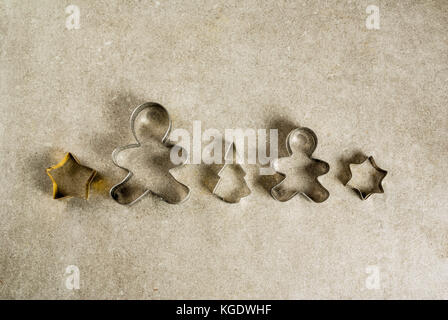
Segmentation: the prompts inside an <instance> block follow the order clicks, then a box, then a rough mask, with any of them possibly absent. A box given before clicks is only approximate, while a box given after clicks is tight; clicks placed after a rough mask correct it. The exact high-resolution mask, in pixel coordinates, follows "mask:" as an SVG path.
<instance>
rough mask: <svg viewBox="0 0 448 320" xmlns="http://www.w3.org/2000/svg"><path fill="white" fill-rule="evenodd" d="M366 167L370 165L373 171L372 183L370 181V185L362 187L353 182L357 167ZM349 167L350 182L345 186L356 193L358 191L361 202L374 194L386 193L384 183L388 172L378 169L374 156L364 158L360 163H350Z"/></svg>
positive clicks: (371, 175)
mask: <svg viewBox="0 0 448 320" xmlns="http://www.w3.org/2000/svg"><path fill="white" fill-rule="evenodd" d="M366 165H369V166H370V167H371V169H372V170H371V172H370V181H368V182H370V185H369V186H360V184H358V183H357V182H356V181H352V180H353V171H354V169H355V168H357V167H358V168H359V167H362V166H366ZM348 167H349V170H348V181H347V182H346V183H345V186H347V187H350V188H352V189H353V190H354V191H356V192H357V193H358V194H359V196H360V198H361V200H366V199H367V198H369V197H370V196H371V195H372V194H374V193H384V189H383V185H382V182H383V179H384V178H385V177H386V175H387V171H386V170H384V169H381V168H380V167H378V166H377V164H376V162H375V160H374V159H373V157H372V156H369V157H367V156H364V159H363V160H361V161H360V162H351V163H349V165H348ZM355 170H356V169H355Z"/></svg>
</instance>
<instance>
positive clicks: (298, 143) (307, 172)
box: [271, 127, 330, 203]
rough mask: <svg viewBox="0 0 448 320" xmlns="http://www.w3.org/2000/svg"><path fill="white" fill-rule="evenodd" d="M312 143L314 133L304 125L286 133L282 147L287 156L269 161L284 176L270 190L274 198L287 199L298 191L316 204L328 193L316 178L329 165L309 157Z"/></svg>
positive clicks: (327, 169) (328, 167) (314, 146)
mask: <svg viewBox="0 0 448 320" xmlns="http://www.w3.org/2000/svg"><path fill="white" fill-rule="evenodd" d="M316 146H317V136H316V134H315V133H314V132H313V131H312V130H310V129H308V128H303V127H302V128H296V129H293V130H292V131H291V132H290V133H289V134H288V137H287V138H286V149H287V150H288V154H289V156H288V157H284V158H280V159H276V160H274V161H272V162H271V166H272V168H273V169H274V170H275V171H276V172H278V173H280V174H281V175H282V176H283V177H284V179H283V180H282V181H280V183H278V184H277V185H275V186H274V187H272V189H271V195H272V197H273V198H274V199H275V200H278V201H282V202H284V201H288V200H290V199H292V198H293V197H294V196H295V195H296V194H298V193H301V194H302V195H304V196H305V197H306V198H307V199H309V200H311V201H314V202H318V203H319V202H323V201H325V200H327V199H328V197H329V196H330V193H329V192H328V190H327V189H325V188H324V187H323V186H322V184H321V183H320V182H319V180H318V179H317V177H319V176H321V175H324V174H326V173H327V172H328V171H329V170H330V165H329V164H328V163H326V162H324V161H322V160H318V159H314V158H312V154H313V152H314V150H315V149H316ZM294 176H295V177H294Z"/></svg>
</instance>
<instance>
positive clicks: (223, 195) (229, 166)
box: [212, 143, 251, 203]
mask: <svg viewBox="0 0 448 320" xmlns="http://www.w3.org/2000/svg"><path fill="white" fill-rule="evenodd" d="M236 158H237V150H236V147H235V144H234V143H231V144H230V145H229V146H228V148H227V150H226V152H225V155H224V161H225V163H224V165H223V166H222V168H221V169H220V170H219V171H218V173H217V174H218V176H219V179H218V181H217V182H216V184H215V186H214V188H213V191H212V193H213V194H214V195H215V196H217V197H218V198H220V199H221V200H223V201H224V202H227V203H239V202H240V200H241V199H242V198H245V197H247V196H249V195H250V194H251V191H250V189H249V187H248V186H247V183H246V180H245V178H244V177H245V176H246V172H245V171H244V169H243V167H242V166H241V165H240V164H239V163H237V161H236ZM232 170H233V172H232ZM227 173H233V174H234V175H235V176H236V180H234V181H226V182H225V181H224V180H225V179H226V174H227ZM226 183H227V186H226V185H225V184H226ZM235 184H239V185H237V186H236V187H235ZM229 185H230V188H229ZM229 189H231V191H229Z"/></svg>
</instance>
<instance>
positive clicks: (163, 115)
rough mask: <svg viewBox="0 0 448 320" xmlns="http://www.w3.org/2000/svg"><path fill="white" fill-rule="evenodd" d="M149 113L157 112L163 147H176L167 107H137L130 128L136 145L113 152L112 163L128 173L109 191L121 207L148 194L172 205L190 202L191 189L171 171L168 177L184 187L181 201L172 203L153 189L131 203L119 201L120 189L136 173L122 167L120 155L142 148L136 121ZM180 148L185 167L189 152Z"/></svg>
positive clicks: (150, 103) (146, 105)
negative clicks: (170, 136) (171, 141)
mask: <svg viewBox="0 0 448 320" xmlns="http://www.w3.org/2000/svg"><path fill="white" fill-rule="evenodd" d="M147 109H148V111H155V112H156V113H158V120H157V121H158V122H159V124H160V125H161V127H160V128H156V129H158V130H160V137H161V140H160V142H161V143H162V145H163V146H165V147H168V148H172V147H175V146H176V145H174V144H172V143H170V142H169V135H170V132H171V128H172V122H171V119H170V116H169V113H168V111H167V110H166V109H165V107H163V106H162V105H160V104H158V103H155V102H146V103H143V104H141V105H140V106H138V107H136V108H135V109H134V111H133V112H132V114H131V118H130V128H131V132H132V135H133V137H134V139H135V141H136V143H133V144H129V145H126V146H122V147H118V148H116V149H115V150H114V151H113V152H112V161H113V163H114V164H115V165H116V166H117V167H119V168H121V169H123V170H125V171H126V172H127V175H126V177H125V178H124V179H123V180H122V181H121V182H119V183H118V184H116V185H114V186H112V188H111V189H110V191H109V194H110V196H111V197H112V199H114V200H115V201H116V202H117V203H119V204H121V205H128V206H131V205H133V204H135V203H136V202H138V201H140V200H141V199H142V198H143V197H145V196H146V195H148V194H153V195H154V196H156V197H158V198H159V199H161V200H163V201H165V202H167V203H170V204H180V203H182V202H184V201H186V200H188V198H189V196H190V192H191V190H190V188H189V187H188V186H186V185H184V184H183V183H181V182H180V181H178V180H177V179H176V178H175V177H174V176H173V175H172V174H171V170H168V175H169V176H170V177H171V178H173V179H174V180H175V181H176V182H177V183H179V185H181V186H182V187H184V191H185V194H184V195H183V196H182V197H181V199H180V200H179V201H172V200H170V199H168V198H167V197H166V196H164V195H163V194H159V193H157V192H155V191H153V190H151V189H148V188H146V190H144V192H143V193H142V194H141V195H140V196H138V197H137V198H136V199H134V200H132V201H130V202H125V203H122V202H120V201H119V189H120V188H121V187H123V186H125V184H126V183H127V182H128V181H129V180H130V179H131V178H132V176H133V175H134V173H133V172H132V171H131V170H130V169H128V168H125V167H123V166H122V165H120V164H119V160H118V156H119V154H120V153H121V152H122V151H124V150H128V149H133V148H140V147H141V146H142V143H141V141H140V140H139V138H138V137H137V132H136V126H135V123H136V120H137V117H138V116H139V114H140V113H141V112H143V111H145V110H147ZM164 122H166V127H162V125H163V123H164ZM177 147H178V148H179V150H182V154H183V155H184V160H183V162H182V163H181V164H180V166H182V165H184V164H185V163H186V162H187V161H188V156H187V152H186V150H185V149H184V148H181V147H179V146H177Z"/></svg>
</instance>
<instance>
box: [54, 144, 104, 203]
mask: <svg viewBox="0 0 448 320" xmlns="http://www.w3.org/2000/svg"><path fill="white" fill-rule="evenodd" d="M64 169H66V170H67V171H68V172H64V173H63V177H62V178H61V180H62V181H65V183H64V186H62V185H63V184H59V185H58V183H57V182H56V178H55V177H54V176H53V175H52V174H51V172H52V171H59V170H64ZM80 170H82V171H83V172H84V176H85V177H79V179H81V180H86V181H85V184H84V188H85V191H84V196H80V195H79V194H75V193H74V191H73V190H71V189H72V188H71V187H73V186H76V185H77V184H78V181H76V180H75V179H74V178H73V175H79V172H80ZM46 172H47V175H48V176H49V177H50V179H51V182H52V183H53V199H64V198H72V197H78V198H85V199H86V200H87V199H88V198H89V191H90V184H91V183H92V181H93V179H94V178H95V176H96V173H97V172H96V170H93V169H92V168H89V167H86V166H83V165H82V164H81V163H80V162H79V160H78V159H77V158H76V157H75V156H74V155H73V154H72V153H71V152H68V153H66V155H65V156H64V158H63V159H62V160H61V161H60V162H59V163H58V164H56V165H54V166H51V167H49V168H47V169H46ZM67 180H68V181H67Z"/></svg>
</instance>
